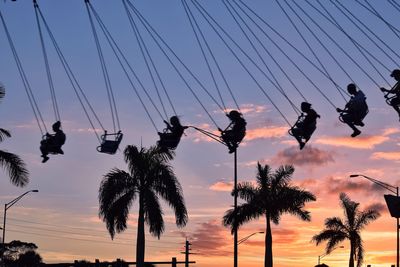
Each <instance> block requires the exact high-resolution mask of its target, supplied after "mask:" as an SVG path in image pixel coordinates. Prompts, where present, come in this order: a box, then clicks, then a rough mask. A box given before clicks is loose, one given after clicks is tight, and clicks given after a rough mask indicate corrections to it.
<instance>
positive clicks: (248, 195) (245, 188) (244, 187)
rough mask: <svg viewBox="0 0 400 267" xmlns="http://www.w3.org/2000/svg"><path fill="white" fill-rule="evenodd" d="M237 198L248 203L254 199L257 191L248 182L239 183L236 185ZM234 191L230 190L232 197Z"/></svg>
mask: <svg viewBox="0 0 400 267" xmlns="http://www.w3.org/2000/svg"><path fill="white" fill-rule="evenodd" d="M237 192H238V197H239V198H241V199H243V200H245V201H247V202H249V201H250V200H252V199H254V197H256V195H257V189H256V188H255V187H254V186H253V185H252V184H251V183H249V182H243V183H239V184H238V185H237ZM234 193H235V192H234V190H232V195H234Z"/></svg>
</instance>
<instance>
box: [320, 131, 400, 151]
mask: <svg viewBox="0 0 400 267" xmlns="http://www.w3.org/2000/svg"><path fill="white" fill-rule="evenodd" d="M399 132H400V130H399V129H396V128H386V129H384V130H383V131H382V134H381V135H370V136H368V135H364V136H362V135H361V136H359V137H357V138H351V137H344V136H339V137H327V136H325V137H321V138H318V139H317V140H316V141H315V142H316V143H318V144H324V145H331V146H338V147H349V148H356V149H372V148H374V147H375V146H377V145H380V144H382V143H385V142H387V141H389V140H390V137H389V136H390V135H393V134H396V133H399Z"/></svg>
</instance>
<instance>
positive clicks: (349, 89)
mask: <svg viewBox="0 0 400 267" xmlns="http://www.w3.org/2000/svg"><path fill="white" fill-rule="evenodd" d="M347 92H349V94H351V95H355V94H356V93H357V87H356V85H355V84H354V83H350V84H349V85H347Z"/></svg>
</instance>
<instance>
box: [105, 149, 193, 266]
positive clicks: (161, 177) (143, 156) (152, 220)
mask: <svg viewBox="0 0 400 267" xmlns="http://www.w3.org/2000/svg"><path fill="white" fill-rule="evenodd" d="M172 157H173V154H172V152H170V151H161V150H160V149H159V148H157V147H150V148H149V149H145V148H141V149H140V150H138V148H137V147H135V146H131V145H129V146H127V147H126V148H125V150H124V158H125V162H126V163H127V164H128V170H129V172H126V171H123V170H120V169H117V168H114V169H112V170H111V171H110V172H108V173H107V174H106V175H105V176H104V178H103V180H102V182H101V185H100V189H99V203H100V208H99V209H100V211H99V216H100V218H101V219H102V220H103V221H104V222H105V223H106V226H107V229H108V231H109V233H110V235H111V238H114V235H115V233H116V232H117V233H120V232H122V231H124V230H125V229H126V228H127V224H126V223H127V219H128V216H129V209H130V207H131V206H132V204H133V202H134V201H135V200H136V199H137V200H138V202H139V214H138V228H137V243H136V262H137V266H138V267H143V266H144V255H145V231H144V227H145V222H146V224H147V225H148V226H149V232H150V233H151V234H152V235H153V236H156V237H158V238H160V235H161V234H162V233H163V232H164V220H163V217H162V215H163V211H162V209H161V206H160V202H159V198H163V199H164V200H165V201H166V202H167V203H168V204H169V206H170V207H171V208H172V209H173V210H174V212H175V219H176V225H177V226H178V227H183V226H185V225H186V223H187V220H188V216H187V211H186V207H185V202H184V199H183V193H182V187H181V185H180V183H179V181H178V179H177V178H176V176H175V174H174V172H173V170H172V167H171V166H170V165H169V161H170V160H171V159H172Z"/></svg>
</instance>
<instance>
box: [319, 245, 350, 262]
mask: <svg viewBox="0 0 400 267" xmlns="http://www.w3.org/2000/svg"><path fill="white" fill-rule="evenodd" d="M338 248H344V246H340V247H335V248H334V249H332V250H331V252H332V251H334V250H335V249H338ZM328 254H329V253H324V254H322V255H319V256H318V265H320V264H321V259H322V258H323V257H325V256H326V255H328Z"/></svg>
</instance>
